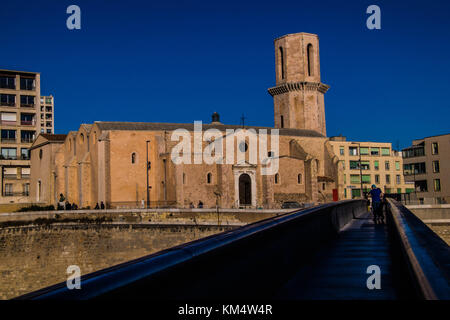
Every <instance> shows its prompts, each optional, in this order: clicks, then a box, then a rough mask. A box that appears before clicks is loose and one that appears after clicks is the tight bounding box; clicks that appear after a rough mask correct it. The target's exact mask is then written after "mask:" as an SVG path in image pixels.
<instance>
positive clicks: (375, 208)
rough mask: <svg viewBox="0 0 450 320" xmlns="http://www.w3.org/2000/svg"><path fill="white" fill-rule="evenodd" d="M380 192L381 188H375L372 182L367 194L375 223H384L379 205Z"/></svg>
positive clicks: (381, 208)
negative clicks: (370, 201) (370, 199)
mask: <svg viewBox="0 0 450 320" xmlns="http://www.w3.org/2000/svg"><path fill="white" fill-rule="evenodd" d="M382 194H383V193H382V192H381V189H380V188H377V186H376V185H374V184H373V185H372V190H370V192H369V195H370V197H371V198H372V213H373V221H374V222H375V224H377V223H378V222H380V223H384V216H383V207H382V205H381V198H382Z"/></svg>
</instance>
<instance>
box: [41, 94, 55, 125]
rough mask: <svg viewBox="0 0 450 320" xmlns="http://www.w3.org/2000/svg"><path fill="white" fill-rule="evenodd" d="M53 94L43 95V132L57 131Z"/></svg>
mask: <svg viewBox="0 0 450 320" xmlns="http://www.w3.org/2000/svg"><path fill="white" fill-rule="evenodd" d="M54 101H55V99H54V98H53V96H51V95H50V96H43V97H41V131H40V132H41V133H55V124H54V121H53V119H54V114H53V111H54V107H55V105H54Z"/></svg>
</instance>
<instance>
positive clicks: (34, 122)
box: [0, 70, 54, 203]
mask: <svg viewBox="0 0 450 320" xmlns="http://www.w3.org/2000/svg"><path fill="white" fill-rule="evenodd" d="M40 92H41V88H40V74H39V73H36V72H26V71H13V70H0V114H1V121H0V130H1V140H0V148H1V156H0V178H1V194H0V203H26V202H29V190H30V155H29V148H30V146H31V144H32V142H33V141H34V139H35V138H36V136H37V133H39V132H41V121H39V120H40V119H41V95H40ZM43 98H44V102H46V97H43ZM50 100H51V103H49V104H48V105H49V106H51V116H50V117H51V120H52V121H51V122H50V124H51V127H49V128H51V130H52V132H53V128H54V122H53V97H51V99H50ZM50 100H48V101H50ZM44 105H45V106H47V104H46V103H45V104H44ZM47 114H50V113H46V112H45V109H44V119H45V118H46V115H47ZM44 123H46V122H44Z"/></svg>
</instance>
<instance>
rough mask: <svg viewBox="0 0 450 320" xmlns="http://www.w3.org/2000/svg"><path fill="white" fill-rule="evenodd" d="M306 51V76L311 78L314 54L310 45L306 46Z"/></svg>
mask: <svg viewBox="0 0 450 320" xmlns="http://www.w3.org/2000/svg"><path fill="white" fill-rule="evenodd" d="M306 51H307V52H306V54H307V56H308V76H312V75H314V64H313V61H314V52H313V46H312V44H308V47H307V48H306Z"/></svg>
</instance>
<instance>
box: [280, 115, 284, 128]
mask: <svg viewBox="0 0 450 320" xmlns="http://www.w3.org/2000/svg"><path fill="white" fill-rule="evenodd" d="M280 120H281V128H284V118H283V116H281V117H280Z"/></svg>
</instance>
